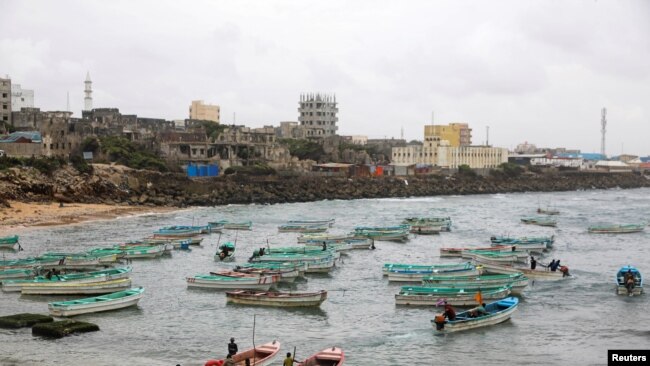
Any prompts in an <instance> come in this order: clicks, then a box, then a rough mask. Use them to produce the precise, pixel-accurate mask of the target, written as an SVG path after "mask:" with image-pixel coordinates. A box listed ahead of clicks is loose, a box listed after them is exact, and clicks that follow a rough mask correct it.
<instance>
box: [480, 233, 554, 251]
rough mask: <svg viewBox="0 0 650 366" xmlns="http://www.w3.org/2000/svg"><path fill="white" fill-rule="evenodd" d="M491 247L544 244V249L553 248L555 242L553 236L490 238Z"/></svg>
mask: <svg viewBox="0 0 650 366" xmlns="http://www.w3.org/2000/svg"><path fill="white" fill-rule="evenodd" d="M490 242H491V243H492V245H517V246H518V245H521V244H526V245H528V244H545V245H546V248H548V249H550V248H551V247H553V243H554V242H555V235H551V236H539V237H525V236H524V237H519V238H515V237H507V236H492V237H491V238H490Z"/></svg>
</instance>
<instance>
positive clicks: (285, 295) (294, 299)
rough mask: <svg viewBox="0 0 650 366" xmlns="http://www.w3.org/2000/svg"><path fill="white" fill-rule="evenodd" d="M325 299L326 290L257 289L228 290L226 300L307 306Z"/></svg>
mask: <svg viewBox="0 0 650 366" xmlns="http://www.w3.org/2000/svg"><path fill="white" fill-rule="evenodd" d="M326 299H327V291H319V292H314V293H290V292H259V291H243V290H237V291H228V292H226V301H227V302H230V303H234V304H244V305H259V306H276V307H308V306H320V304H322V303H323V301H325V300H326Z"/></svg>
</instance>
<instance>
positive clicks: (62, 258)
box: [39, 252, 118, 269]
mask: <svg viewBox="0 0 650 366" xmlns="http://www.w3.org/2000/svg"><path fill="white" fill-rule="evenodd" d="M39 258H43V259H56V260H59V263H57V264H56V265H51V266H48V267H51V268H66V269H84V268H95V267H102V266H106V265H108V264H114V263H116V262H117V260H118V255H117V254H114V253H110V254H109V253H95V254H89V253H57V252H48V253H45V254H43V255H42V256H41V257H39Z"/></svg>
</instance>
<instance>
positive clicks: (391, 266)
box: [381, 262, 472, 276]
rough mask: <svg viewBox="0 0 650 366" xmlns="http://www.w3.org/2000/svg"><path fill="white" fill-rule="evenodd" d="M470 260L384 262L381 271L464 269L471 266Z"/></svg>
mask: <svg viewBox="0 0 650 366" xmlns="http://www.w3.org/2000/svg"><path fill="white" fill-rule="evenodd" d="M471 265H472V262H461V263H437V264H405V263H384V265H383V266H382V268H381V272H382V274H383V275H384V276H388V274H389V273H390V272H391V271H420V270H433V269H465V268H467V267H468V266H471Z"/></svg>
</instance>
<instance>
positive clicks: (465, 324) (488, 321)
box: [431, 297, 519, 333]
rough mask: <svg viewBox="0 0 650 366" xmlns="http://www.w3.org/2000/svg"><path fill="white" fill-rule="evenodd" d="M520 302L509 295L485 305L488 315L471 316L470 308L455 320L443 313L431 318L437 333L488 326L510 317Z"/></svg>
mask: <svg viewBox="0 0 650 366" xmlns="http://www.w3.org/2000/svg"><path fill="white" fill-rule="evenodd" d="M518 304H519V299H517V298H516V297H508V298H505V299H503V300H499V301H495V302H492V303H489V304H487V305H486V306H485V310H486V311H487V314H486V315H481V316H477V317H471V316H470V314H471V313H470V311H469V310H468V311H464V312H462V313H458V314H456V319H454V320H449V319H445V317H444V316H443V315H437V316H436V317H435V319H432V320H431V324H432V325H433V329H434V332H436V333H451V332H458V331H462V330H468V329H474V328H481V327H487V326H490V325H494V324H499V323H502V322H504V321H506V320H508V319H510V317H511V316H512V313H514V312H515V311H516V310H517V305H518Z"/></svg>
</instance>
